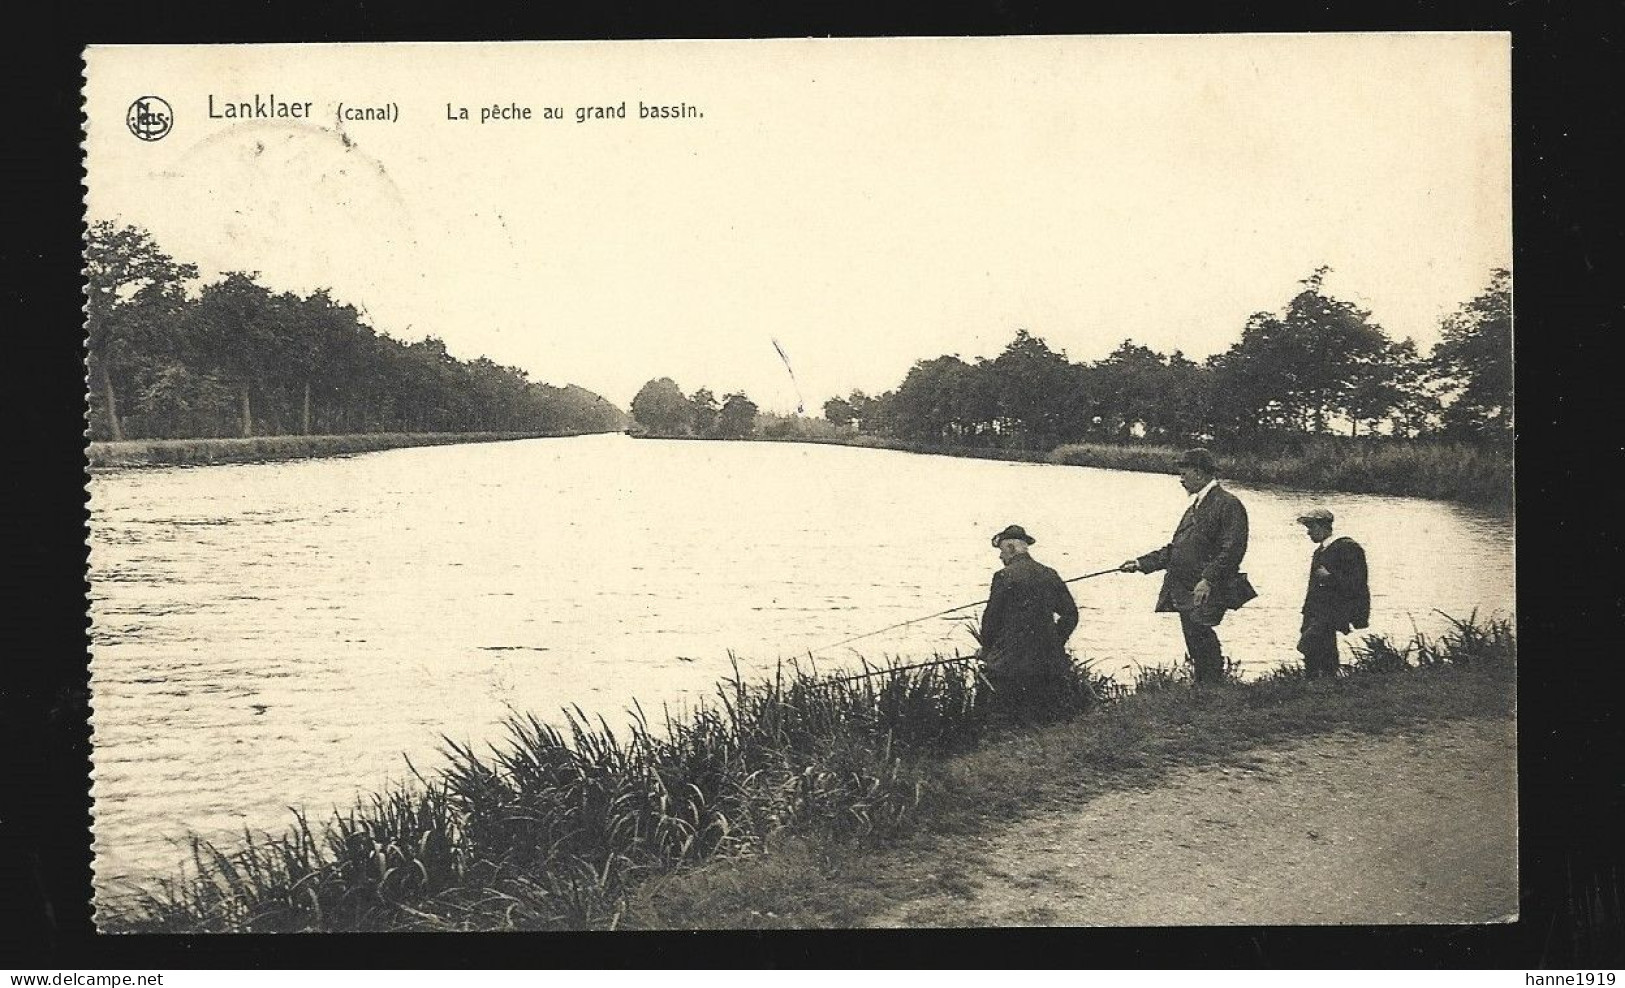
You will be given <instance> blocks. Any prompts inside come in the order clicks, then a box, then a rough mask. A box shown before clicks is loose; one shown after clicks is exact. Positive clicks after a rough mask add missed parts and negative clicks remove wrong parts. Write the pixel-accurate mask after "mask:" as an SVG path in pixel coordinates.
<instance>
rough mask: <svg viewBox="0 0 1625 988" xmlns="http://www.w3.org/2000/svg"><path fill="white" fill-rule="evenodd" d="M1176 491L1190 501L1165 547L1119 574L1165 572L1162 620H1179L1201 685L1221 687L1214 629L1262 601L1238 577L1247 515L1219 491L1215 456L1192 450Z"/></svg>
mask: <svg viewBox="0 0 1625 988" xmlns="http://www.w3.org/2000/svg"><path fill="white" fill-rule="evenodd" d="M1178 467H1179V483H1180V485H1181V486H1183V487H1184V488H1185V493H1187V494H1189V495H1190V496H1191V499H1190V504H1189V505H1188V506H1187V507H1186V508H1185V513H1184V515H1182V516H1181V517H1180V519H1179V524H1178V525H1177V526H1176V527H1175V528H1174V534H1173V538H1171V539H1170V540H1169V541H1168V544H1167V545H1165V546H1163V547H1162V548H1161V549H1157V550H1156V551H1154V552H1148V553H1146V554H1145V555H1143V556H1141V557H1139V558H1138V559H1130V560H1129V561H1128V562H1126V563H1124V564H1123V565H1122V566H1120V567H1118V568H1119V569H1121V570H1122V571H1123V572H1125V573H1155V572H1157V571H1158V570H1162V571H1163V573H1164V575H1163V578H1162V590H1161V592H1160V593H1158V594H1157V611H1158V612H1170V611H1174V612H1178V614H1179V628H1180V631H1182V632H1183V633H1184V636H1185V650H1186V652H1187V653H1188V654H1189V655H1190V658H1191V664H1192V665H1193V666H1195V669H1196V681H1197V682H1198V683H1217V682H1221V681H1222V680H1223V679H1224V651H1223V646H1221V645H1220V644H1219V635H1218V633H1217V632H1216V631H1214V630H1213V629H1214V628H1216V627H1218V624H1219V622H1220V621H1222V620H1224V614H1225V611H1229V610H1234V609H1236V608H1238V607H1240V606H1241V605H1242V604H1245V603H1247V601H1249V600H1252V599H1253V598H1254V597H1256V596H1258V592H1257V591H1256V590H1254V589H1253V585H1252V584H1251V583H1249V582H1248V581H1247V574H1245V573H1242V572H1239V569H1240V567H1241V559H1242V557H1243V556H1245V555H1246V554H1247V508H1246V507H1245V506H1244V505H1243V504H1242V503H1241V500H1240V499H1239V498H1237V497H1236V496H1235V495H1234V494H1232V493H1230V492H1229V491H1227V490H1225V489H1224V488H1223V487H1220V486H1219V482H1218V469H1217V467H1216V466H1215V465H1214V462H1213V454H1212V453H1210V452H1208V451H1207V450H1205V449H1200V448H1198V449H1189V450H1186V451H1185V452H1184V453H1182V454H1181V455H1180V457H1179V462H1178Z"/></svg>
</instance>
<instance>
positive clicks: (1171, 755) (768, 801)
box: [98, 620, 1516, 932]
mask: <svg viewBox="0 0 1625 988" xmlns="http://www.w3.org/2000/svg"><path fill="white" fill-rule="evenodd" d="M1515 650H1516V649H1515V641H1514V636H1513V630H1512V627H1511V625H1510V623H1508V622H1505V621H1491V622H1488V623H1480V622H1476V621H1472V620H1469V621H1463V622H1459V623H1457V624H1456V626H1455V628H1454V630H1452V631H1451V632H1450V633H1448V634H1446V635H1444V636H1442V637H1440V638H1438V639H1436V640H1430V639H1426V638H1422V637H1420V636H1418V638H1416V639H1415V640H1413V641H1412V642H1410V643H1408V644H1406V645H1403V646H1400V645H1396V644H1394V643H1392V642H1389V641H1387V640H1386V639H1382V638H1378V637H1375V636H1373V637H1370V638H1368V639H1367V640H1366V641H1365V642H1364V643H1363V644H1362V645H1361V646H1360V647H1359V649H1358V650H1357V659H1356V662H1355V663H1354V665H1353V666H1352V667H1351V669H1350V670H1349V675H1348V676H1347V677H1345V678H1344V679H1341V680H1338V681H1335V682H1328V681H1309V680H1305V679H1303V678H1302V675H1301V672H1300V671H1298V670H1296V669H1282V670H1280V671H1278V672H1276V673H1275V674H1272V675H1270V676H1268V677H1266V678H1264V679H1263V680H1260V681H1257V682H1252V683H1238V682H1232V683H1230V684H1227V685H1224V686H1221V687H1217V688H1202V689H1195V688H1189V686H1188V683H1187V682H1186V681H1185V679H1184V674H1183V672H1182V671H1180V670H1177V669H1167V668H1146V669H1142V670H1141V671H1140V674H1139V676H1138V677H1137V682H1136V683H1135V684H1133V685H1126V684H1125V685H1120V684H1117V683H1115V682H1113V681H1112V680H1110V679H1108V678H1105V677H1100V676H1096V675H1094V674H1092V673H1091V672H1090V670H1089V667H1088V666H1087V665H1086V664H1080V665H1078V666H1076V667H1075V668H1074V670H1073V672H1074V675H1073V677H1072V680H1071V683H1070V684H1069V688H1068V689H1066V690H1064V691H1062V692H1061V693H1060V695H1058V696H1057V697H1056V698H1055V703H1054V707H1053V709H1052V710H1050V711H1048V712H1047V715H1048V717H1049V718H1052V719H1053V720H1055V721H1056V723H1054V724H1052V725H1050V726H1047V727H1038V726H1036V725H1011V724H1009V723H1005V722H1003V721H1002V720H1000V719H998V717H997V715H995V714H994V713H993V712H991V711H990V707H989V704H987V703H986V702H981V701H979V700H978V693H977V689H976V680H975V677H974V674H973V673H972V672H971V670H970V668H969V666H968V665H967V664H966V663H955V664H947V665H941V666H935V667H929V668H923V669H920V668H914V669H891V670H884V671H882V672H881V674H880V675H875V676H871V677H867V678H862V679H842V678H831V677H827V676H817V675H814V674H812V673H810V672H807V671H805V670H801V669H797V668H794V667H789V668H782V669H781V670H780V671H779V673H778V675H776V676H775V677H774V678H772V679H770V680H767V681H765V682H746V681H744V680H743V679H741V678H740V677H739V676H738V675H737V674H736V675H735V677H734V678H733V679H732V680H730V681H729V682H727V683H725V684H724V685H723V686H722V687H720V688H719V692H718V695H717V698H716V700H715V701H714V702H713V703H712V704H710V705H709V706H706V707H702V708H701V709H700V710H698V711H697V712H696V713H694V714H693V715H691V716H689V717H688V718H686V719H683V720H671V719H667V720H666V721H665V723H663V724H662V725H661V726H660V729H658V730H657V729H654V728H653V727H651V725H650V724H649V723H648V721H647V720H646V719H645V718H644V717H643V716H642V714H641V711H639V712H638V718H637V720H636V722H635V724H634V725H633V726H632V728H631V729H630V730H629V731H628V732H624V734H617V733H616V732H614V731H612V730H611V729H610V728H609V726H608V725H607V724H606V723H604V722H603V721H602V720H600V721H599V722H598V724H597V726H596V727H595V726H593V725H592V724H591V723H590V722H589V720H588V718H587V717H586V715H584V714H583V713H582V712H581V711H580V710H579V709H577V710H574V711H571V712H569V713H568V715H567V717H566V723H565V726H564V727H563V728H562V729H561V728H556V727H553V726H550V725H548V724H544V723H542V722H541V721H539V720H538V719H536V718H535V717H532V716H516V717H515V718H513V719H512V720H511V721H510V724H509V731H510V736H509V738H508V739H507V741H506V743H505V744H503V745H501V746H499V747H497V748H496V749H494V751H493V753H492V754H489V755H485V754H480V753H476V752H475V751H473V750H472V749H470V748H467V747H463V746H460V745H456V744H451V743H450V742H448V754H449V756H450V757H449V765H448V766H447V767H446V768H445V769H443V770H442V771H440V772H438V773H436V774H433V775H429V776H424V775H419V780H420V782H419V784H418V785H414V786H411V787H403V788H398V789H395V790H392V791H389V792H387V793H383V794H380V795H377V796H374V797H372V798H371V799H370V800H366V801H364V802H362V803H361V804H360V805H358V806H356V807H355V808H353V809H352V810H350V811H349V812H348V813H342V814H338V815H336V816H335V817H334V818H333V819H332V820H331V821H328V822H327V823H326V824H324V825H322V826H320V827H313V826H312V825H311V824H310V822H309V821H308V820H307V819H306V818H305V817H303V816H297V817H296V819H295V823H294V826H293V827H292V828H291V829H290V830H289V831H288V832H286V833H284V834H283V835H281V836H262V837H258V838H256V837H253V836H252V835H245V838H244V842H243V844H242V845H241V846H239V847H237V848H235V849H231V850H223V849H220V848H216V847H213V846H211V845H209V844H207V843H205V842H202V841H194V844H193V849H194V860H193V864H192V867H191V869H190V870H189V872H188V873H186V874H184V875H181V876H179V877H177V878H176V879H174V880H171V881H167V882H164V883H160V885H159V886H158V887H156V888H154V889H150V890H147V891H145V892H143V893H141V894H140V895H139V896H137V897H134V898H131V899H124V900H119V901H108V902H99V903H98V908H99V912H98V917H99V921H100V923H101V925H102V927H103V929H104V930H108V931H147V932H201V931H219V932H278V931H302V930H498V929H582V928H614V927H617V926H623V925H636V926H707V925H721V926H738V925H752V921H751V919H750V916H751V914H752V909H753V908H754V907H752V906H750V904H751V903H756V904H757V905H760V904H761V903H764V902H768V901H773V902H778V901H779V899H782V898H785V897H786V896H789V894H790V890H791V888H792V887H794V888H795V892H796V895H798V896H800V897H801V898H802V901H803V902H804V903H805V908H806V909H807V910H818V909H822V910H823V913H821V915H823V916H825V917H826V918H827V917H828V916H829V915H832V914H833V915H836V916H837V918H838V917H839V914H840V912H841V909H842V908H849V906H850V904H848V905H847V906H842V905H841V904H840V903H836V904H834V905H831V904H829V903H823V904H820V902H819V901H818V899H817V896H816V895H813V894H812V893H811V892H810V891H809V890H810V889H812V887H813V885H812V884H802V882H803V881H805V880H806V879H808V878H809V877H816V874H815V873H816V871H817V869H819V868H827V867H828V866H829V861H830V860H831V858H830V857H829V855H830V854H831V853H833V854H836V855H837V856H838V855H840V854H854V853H857V852H859V851H861V850H862V849H864V848H867V847H874V846H876V845H878V844H883V843H885V842H888V841H893V840H899V839H906V838H908V837H909V836H910V835H911V834H915V833H919V832H928V831H931V830H942V829H955V828H957V829H965V828H975V827H978V826H983V825H986V824H987V822H988V821H989V820H1001V819H1006V818H1008V816H1009V814H1010V813H1012V812H1015V811H1018V810H1019V809H1020V808H1021V807H1023V806H1027V805H1032V804H1033V803H1034V802H1035V801H1042V800H1044V799H1046V798H1052V797H1054V796H1056V795H1058V794H1060V793H1063V792H1064V793H1066V794H1069V795H1071V796H1075V795H1076V794H1077V793H1078V792H1080V791H1088V790H1089V789H1090V788H1102V787H1107V786H1111V785H1114V784H1123V783H1124V782H1131V783H1134V782H1143V781H1145V780H1146V779H1147V778H1150V777H1153V776H1154V775H1155V774H1156V773H1157V772H1159V771H1161V770H1162V769H1164V768H1166V767H1168V766H1170V765H1174V764H1182V763H1190V762H1193V761H1195V762H1200V761H1207V760H1211V759H1213V758H1215V757H1220V756H1222V755H1223V754H1224V753H1226V752H1230V751H1236V750H1240V749H1243V748H1246V747H1248V746H1251V745H1255V744H1258V743H1260V742H1262V741H1266V740H1268V739H1271V738H1275V737H1280V736H1283V735H1292V734H1314V733H1319V732H1324V731H1332V730H1340V729H1341V730H1347V729H1353V730H1368V731H1378V730H1384V729H1387V728H1391V727H1395V726H1398V725H1401V724H1405V723H1409V722H1412V721H1415V720H1421V719H1427V718H1434V717H1448V716H1468V715H1475V716H1482V715H1497V714H1505V713H1507V712H1509V710H1510V704H1511V696H1512V689H1511V683H1512V671H1513V665H1514V656H1515ZM1035 730H1037V731H1038V732H1040V733H1043V734H1049V733H1051V732H1054V736H1055V737H1056V738H1060V737H1063V736H1064V739H1065V743H1064V744H1060V745H1056V744H1048V743H1042V744H1036V745H1035V744H1027V743H1025V742H1022V743H1017V744H1013V745H1001V744H988V743H987V742H988V741H989V740H990V739H993V740H996V739H1000V738H1011V737H1012V736H1014V734H1015V733H1020V734H1022V735H1027V734H1030V733H1031V732H1033V731H1035ZM1046 752H1050V753H1054V754H1053V755H1046V754H1045V753H1046ZM787 847H789V848H792V849H793V848H800V849H801V850H800V852H795V851H793V850H792V851H791V852H788V853H786V852H785V848H787ZM809 847H817V848H821V849H822V850H820V851H818V853H816V854H808V853H807V848H809ZM832 849H833V850H832ZM798 862H799V863H798ZM819 862H823V863H822V864H820V863H819ZM735 869H744V871H743V872H741V871H738V870H735ZM808 869H811V872H809V871H808ZM741 874H746V875H755V876H756V878H755V879H752V880H749V881H746V882H744V883H741V882H740V881H738V876H739V875H741ZM774 875H777V876H778V877H779V879H780V881H778V882H777V883H775V881H773V880H772V879H773V876H774ZM728 876H733V877H732V878H729V877H728ZM785 876H790V877H785ZM814 884H816V883H814ZM780 908H784V907H783V906H782V904H781V906H780ZM754 911H755V912H756V913H758V914H762V913H764V910H763V909H755V910H754ZM765 911H773V910H772V909H766V910H765ZM781 915H783V914H781ZM758 918H759V917H758Z"/></svg>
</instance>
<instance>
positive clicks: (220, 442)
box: [87, 432, 553, 469]
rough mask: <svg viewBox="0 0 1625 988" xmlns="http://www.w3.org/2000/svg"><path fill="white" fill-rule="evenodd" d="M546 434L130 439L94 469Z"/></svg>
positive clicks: (102, 449) (101, 454)
mask: <svg viewBox="0 0 1625 988" xmlns="http://www.w3.org/2000/svg"><path fill="white" fill-rule="evenodd" d="M551 435H553V433H544V432H372V433H356V434H350V435H339V436H253V437H248V438H214V439H128V440H124V441H121V442H93V443H91V444H90V448H89V450H88V452H87V455H88V458H89V461H90V466H91V468H92V469H110V468H115V467H150V466H203V465H207V464H211V463H252V462H260V461H264V460H295V459H302V458H305V457H313V456H343V455H346V454H350V453H369V452H373V451H375V450H381V449H399V448H401V447H406V446H444V445H449V444H452V443H488V442H504V441H508V440H513V439H537V438H541V437H544V436H551Z"/></svg>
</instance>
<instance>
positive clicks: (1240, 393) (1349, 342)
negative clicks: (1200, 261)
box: [1213, 267, 1391, 432]
mask: <svg viewBox="0 0 1625 988" xmlns="http://www.w3.org/2000/svg"><path fill="white" fill-rule="evenodd" d="M1330 270H1331V269H1330V268H1327V267H1320V268H1317V269H1316V270H1315V271H1314V273H1312V274H1311V275H1310V276H1309V277H1308V278H1305V279H1304V280H1303V281H1302V282H1301V284H1302V285H1303V290H1302V291H1300V292H1299V293H1298V294H1297V295H1295V296H1293V298H1292V300H1291V301H1290V302H1289V303H1288V304H1287V307H1286V311H1285V312H1284V313H1283V314H1281V315H1276V314H1275V313H1270V312H1257V313H1254V314H1253V316H1252V317H1251V318H1250V319H1248V321H1247V326H1246V328H1245V329H1243V330H1242V334H1241V341H1240V342H1238V343H1236V344H1235V345H1233V346H1232V347H1230V349H1229V350H1228V351H1226V352H1225V353H1224V354H1223V355H1221V356H1220V358H1219V359H1218V360H1216V361H1215V362H1214V365H1213V366H1214V369H1215V371H1216V372H1217V375H1216V378H1217V380H1216V382H1215V385H1216V390H1217V393H1218V394H1217V396H1216V397H1219V399H1220V400H1219V403H1218V404H1217V406H1216V408H1215V412H1216V415H1217V416H1218V417H1219V419H1220V420H1221V422H1222V424H1224V425H1227V426H1230V427H1234V428H1236V429H1238V430H1239V431H1244V432H1245V431H1251V430H1254V429H1257V428H1259V427H1264V426H1275V427H1278V428H1286V429H1296V430H1302V431H1307V432H1323V431H1325V428H1326V423H1327V420H1328V418H1329V417H1331V416H1334V415H1342V416H1346V417H1352V416H1355V415H1359V414H1361V413H1362V412H1363V411H1369V409H1356V408H1355V406H1356V405H1357V404H1360V399H1359V398H1358V394H1359V392H1360V390H1361V387H1362V383H1363V382H1368V381H1369V379H1370V378H1371V377H1372V376H1373V375H1375V374H1376V372H1377V371H1378V370H1380V368H1381V367H1382V366H1383V359H1384V355H1385V354H1386V353H1387V352H1388V348H1389V346H1390V345H1391V344H1390V342H1389V339H1388V336H1387V334H1386V333H1384V332H1383V331H1382V328H1381V327H1380V326H1377V325H1375V324H1374V323H1372V322H1371V321H1370V317H1371V313H1369V312H1367V311H1365V310H1364V309H1361V308H1359V307H1357V306H1355V305H1353V304H1351V303H1349V302H1344V301H1342V300H1340V299H1335V298H1332V297H1331V296H1329V295H1327V294H1326V293H1325V291H1324V290H1323V283H1324V280H1325V276H1326V275H1327V274H1328V273H1329V272H1330ZM1366 391H1367V393H1368V395H1367V396H1368V397H1369V394H1370V393H1375V391H1376V389H1375V388H1373V387H1367V388H1366Z"/></svg>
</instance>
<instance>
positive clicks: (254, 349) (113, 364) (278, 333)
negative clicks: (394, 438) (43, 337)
mask: <svg viewBox="0 0 1625 988" xmlns="http://www.w3.org/2000/svg"><path fill="white" fill-rule="evenodd" d="M85 272H86V277H87V281H88V287H87V291H86V296H87V297H86V305H85V315H86V319H85V321H86V329H87V334H88V343H89V372H90V390H91V407H92V415H91V434H92V437H93V438H96V439H115V440H117V439H124V438H127V437H130V438H133V437H153V438H176V437H213V436H254V435H263V434H284V433H298V434H301V435H309V434H313V433H321V434H345V433H371V432H412V433H419V432H547V433H574V432H605V431H613V430H616V429H620V428H622V427H624V423H625V416H624V413H623V412H621V411H620V410H619V409H617V408H615V407H614V406H613V405H611V404H610V403H609V402H608V401H606V400H604V399H603V398H602V397H600V396H598V395H596V394H593V393H592V392H590V391H587V390H585V389H583V388H579V387H576V386H575V385H565V386H564V387H552V386H550V385H547V384H542V383H539V382H533V381H530V380H529V379H528V378H527V376H526V373H525V372H524V371H523V370H520V369H519V368H517V367H504V366H501V365H499V364H497V363H495V362H494V361H492V360H490V359H488V358H486V357H480V358H478V359H476V360H459V359H457V358H456V357H453V356H452V355H451V354H450V353H448V352H447V351H446V345H445V343H444V342H442V341H441V340H439V339H438V338H436V337H434V336H429V337H428V338H426V339H424V340H421V341H419V342H416V343H402V342H400V341H399V340H396V339H394V338H392V337H390V336H388V335H387V334H384V333H381V332H378V331H376V330H374V329H373V328H372V327H371V326H369V325H367V323H366V322H365V321H364V320H363V319H362V316H361V314H360V313H359V312H357V311H356V309H355V308H354V307H353V306H350V305H348V304H345V303H343V302H340V301H338V300H337V299H335V298H333V297H332V296H331V295H330V294H329V293H328V292H327V291H326V290H318V291H316V292H313V293H311V294H310V295H309V296H305V297H301V296H299V295H295V294H292V293H289V292H282V293H273V292H272V291H271V290H270V289H268V288H266V287H265V286H263V285H261V284H259V282H258V281H257V280H256V276H255V275H253V274H250V273H245V272H232V273H229V274H226V275H225V276H224V277H223V278H221V279H220V280H219V281H216V282H212V283H209V284H203V285H198V283H197V282H198V269H197V267H196V266H195V265H193V264H188V263H184V262H181V261H177V260H175V259H174V258H173V257H171V256H170V255H169V254H167V253H165V252H164V251H163V249H162V248H161V247H160V246H159V245H158V244H157V243H156V242H155V241H154V240H153V239H152V237H151V235H150V234H148V233H147V232H146V231H144V230H141V229H138V228H136V227H132V226H117V225H115V224H113V223H109V222H100V223H96V224H94V225H92V226H91V228H90V231H89V235H88V238H87V241H86V246H85Z"/></svg>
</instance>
